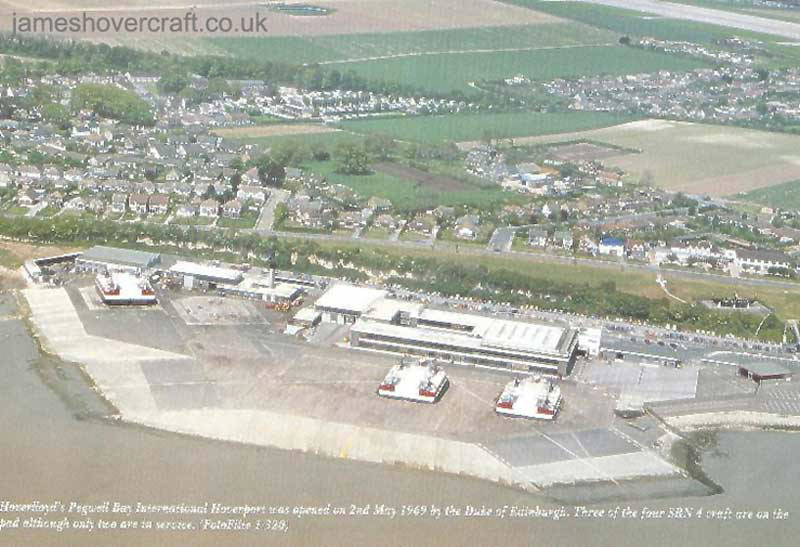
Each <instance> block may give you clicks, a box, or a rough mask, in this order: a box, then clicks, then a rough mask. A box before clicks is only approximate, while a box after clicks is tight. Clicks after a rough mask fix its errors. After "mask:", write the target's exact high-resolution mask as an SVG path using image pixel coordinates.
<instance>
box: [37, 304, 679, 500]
mask: <svg viewBox="0 0 800 547" xmlns="http://www.w3.org/2000/svg"><path fill="white" fill-rule="evenodd" d="M23 295H24V296H25V298H26V299H27V301H28V303H29V305H30V310H31V320H32V323H33V325H34V328H35V330H36V331H37V334H38V335H39V337H40V339H41V342H42V346H43V347H44V348H45V350H47V351H49V352H51V353H54V354H56V355H58V356H59V357H60V358H62V359H64V360H67V361H71V362H75V363H79V364H81V365H82V367H83V368H84V370H85V371H86V373H87V374H88V375H89V376H90V377H91V378H92V379H93V380H94V382H95V384H96V386H97V388H98V389H99V390H100V391H101V392H102V393H103V394H104V396H105V397H106V398H107V399H108V401H109V402H110V403H112V404H113V405H114V406H115V407H116V408H117V409H118V411H119V413H120V417H121V418H122V419H123V420H125V421H128V422H131V423H136V424H141V425H145V426H148V427H155V428H159V429H164V430H167V431H173V432H178V433H184V434H190V435H198V436H203V437H208V438H213V439H219V440H226V441H233V442H241V443H248V444H254V445H262V446H272V447H276V448H281V449H287V450H302V451H304V452H312V453H317V454H322V455H326V456H331V457H339V458H348V459H352V460H359V461H366V462H375V463H392V464H395V463H397V464H404V465H409V466H412V467H418V468H423V469H430V470H437V471H444V472H447V473H455V474H464V475H469V476H473V477H477V478H482V479H487V480H491V481H496V482H502V483H507V484H515V485H519V486H522V487H524V488H527V489H536V487H537V486H546V485H550V484H568V483H574V482H584V481H586V482H592V481H609V480H611V481H614V480H622V479H631V478H637V477H644V476H648V477H652V476H678V475H680V474H681V472H680V470H679V469H678V468H677V467H675V466H673V465H671V464H669V463H667V462H665V461H664V460H662V459H660V458H658V457H657V456H656V455H655V454H654V453H652V452H651V451H649V450H639V449H638V448H632V449H631V450H630V451H628V453H626V454H614V455H603V456H598V455H594V454H590V453H589V452H584V453H583V454H577V453H574V452H573V451H571V450H565V453H564V455H563V457H562V458H561V461H553V462H546V463H539V464H537V465H531V462H522V461H520V462H514V461H508V460H507V459H506V458H504V457H502V456H499V455H498V454H497V453H494V452H493V451H492V449H491V447H489V448H486V447H485V446H483V445H481V444H478V443H472V442H463V441H458V440H453V439H446V438H441V437H436V436H433V435H427V434H417V433H410V432H401V431H392V430H389V429H381V428H378V427H366V426H361V425H357V424H351V423H339V422H330V421H326V420H323V419H317V418H311V417H307V416H300V415H291V414H283V413H280V412H275V411H273V410H265V409H250V408H244V409H242V408H237V409H230V408H220V407H217V406H213V405H212V406H207V407H204V408H199V409H180V410H175V409H164V408H159V405H158V404H157V403H156V400H155V398H154V396H153V393H152V387H153V386H151V384H150V383H148V379H147V377H146V375H145V373H144V372H143V366H152V365H153V364H154V363H162V364H167V363H169V364H173V365H174V364H180V363H182V362H186V364H187V365H191V364H192V360H193V359H194V357H190V356H187V355H184V354H181V353H175V352H169V351H163V350H159V349H154V348H149V347H145V346H141V345H137V344H131V343H126V342H120V341H117V340H111V339H107V338H102V337H99V336H94V335H90V334H88V333H87V331H86V329H85V328H84V325H83V324H82V322H81V319H80V317H79V315H78V313H77V311H76V309H75V306H74V305H73V302H72V300H71V299H70V297H69V295H68V293H67V292H66V290H65V289H63V288H55V289H54V288H30V289H27V290H25V291H23Z"/></svg>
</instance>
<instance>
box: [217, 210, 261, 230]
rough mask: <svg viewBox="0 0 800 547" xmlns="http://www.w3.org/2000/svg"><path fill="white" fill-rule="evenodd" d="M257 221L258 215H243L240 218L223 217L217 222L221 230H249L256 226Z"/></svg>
mask: <svg viewBox="0 0 800 547" xmlns="http://www.w3.org/2000/svg"><path fill="white" fill-rule="evenodd" d="M256 220H258V215H257V214H250V213H242V216H241V217H239V218H228V217H221V218H220V219H219V221H218V222H217V226H219V227H220V228H237V229H248V228H252V227H253V226H255V225H256Z"/></svg>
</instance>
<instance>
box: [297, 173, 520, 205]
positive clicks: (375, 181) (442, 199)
mask: <svg viewBox="0 0 800 547" xmlns="http://www.w3.org/2000/svg"><path fill="white" fill-rule="evenodd" d="M308 170H309V171H311V172H313V173H317V174H319V175H321V176H324V177H325V178H327V179H328V181H329V182H330V183H332V184H343V185H344V186H347V187H349V188H352V189H353V190H354V191H355V192H356V193H357V194H358V195H359V196H361V197H363V198H369V197H372V196H378V197H381V198H386V199H388V200H389V201H391V202H392V204H393V205H394V207H395V209H397V210H400V211H410V210H422V209H431V208H434V207H436V206H438V205H462V204H463V205H470V206H475V207H481V208H491V207H493V206H495V205H497V204H501V203H506V202H508V201H511V200H513V199H516V198H517V196H516V195H515V194H511V193H508V192H504V191H503V190H502V189H501V188H500V187H499V186H496V185H492V186H482V185H477V184H476V185H470V184H468V183H465V186H466V188H465V189H463V190H456V191H442V190H438V189H435V188H431V187H428V186H425V185H424V184H422V183H419V182H417V181H415V180H411V179H406V178H401V177H397V176H393V175H389V174H387V173H382V172H379V171H375V172H373V173H372V174H369V175H344V174H341V173H337V172H336V166H335V165H334V163H333V162H313V163H311V164H309V165H308Z"/></svg>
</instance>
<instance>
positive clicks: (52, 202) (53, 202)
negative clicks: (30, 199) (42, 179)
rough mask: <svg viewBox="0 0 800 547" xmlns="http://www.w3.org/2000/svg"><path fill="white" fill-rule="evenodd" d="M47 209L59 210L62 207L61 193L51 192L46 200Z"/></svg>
mask: <svg viewBox="0 0 800 547" xmlns="http://www.w3.org/2000/svg"><path fill="white" fill-rule="evenodd" d="M46 200H47V206H48V207H55V208H56V209H61V208H62V207H63V206H64V194H62V193H61V192H53V193H51V194H49V195H48V196H47V198H46Z"/></svg>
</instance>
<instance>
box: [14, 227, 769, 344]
mask: <svg viewBox="0 0 800 547" xmlns="http://www.w3.org/2000/svg"><path fill="white" fill-rule="evenodd" d="M0 234H2V235H5V236H7V237H12V238H15V239H25V240H33V241H36V242H42V243H69V244H81V245H86V244H87V243H102V244H112V245H114V244H116V245H120V244H121V245H129V246H134V245H135V246H141V245H143V244H148V245H154V246H169V247H172V248H175V247H177V248H179V249H180V250H182V251H186V250H187V249H194V250H196V249H198V248H200V249H207V250H208V251H209V252H212V251H213V252H217V253H226V256H227V257H229V258H232V259H235V258H238V259H240V260H244V261H248V262H259V261H263V260H267V257H269V256H270V255H274V257H275V260H276V262H277V265H278V267H281V268H291V269H294V270H298V271H305V272H319V271H320V267H319V266H316V265H315V264H317V263H319V261H320V259H321V260H324V261H326V262H330V263H332V264H334V265H335V267H334V268H333V269H332V270H327V271H326V273H328V274H334V275H338V276H347V277H349V278H351V279H364V278H365V277H366V274H365V273H364V272H365V271H370V272H372V273H373V274H378V273H384V274H385V273H387V272H397V273H398V274H399V275H398V276H397V277H396V278H393V279H392V280H391V281H392V282H394V283H398V284H402V285H405V286H407V287H410V288H420V289H425V290H434V291H439V292H441V293H443V294H447V295H471V296H475V297H480V298H486V299H491V300H495V301H503V302H508V303H511V304H514V305H535V306H539V307H541V308H548V309H553V310H562V311H569V312H577V313H583V314H592V315H598V316H612V317H626V318H629V319H634V320H640V321H646V322H649V323H652V324H660V325H665V324H674V325H679V326H680V327H682V328H691V329H699V330H709V331H715V332H717V333H720V334H724V333H732V334H735V335H738V336H746V337H753V336H754V333H755V332H756V329H757V328H758V323H759V322H760V321H761V318H760V317H758V316H755V315H754V314H747V313H724V312H718V311H714V310H710V309H708V308H706V307H705V306H703V305H702V304H696V305H694V304H680V303H677V302H670V301H668V300H667V299H652V298H646V297H643V296H639V295H635V294H630V293H627V292H623V291H620V290H619V289H617V287H616V285H615V284H614V283H613V282H611V281H606V282H602V283H600V284H589V283H577V282H572V281H569V280H561V281H559V280H553V279H552V278H549V277H539V276H537V275H534V274H530V273H526V272H525V273H524V272H520V271H512V270H509V269H505V268H489V267H487V266H486V265H483V264H475V263H460V262H454V261H453V260H450V259H448V258H447V257H422V256H402V255H398V254H395V253H391V252H390V251H385V250H381V249H376V248H361V247H343V248H335V247H330V246H326V247H324V248H323V247H320V246H319V245H317V244H315V243H313V242H309V241H295V240H278V239H276V238H269V239H267V238H262V237H260V236H258V235H256V234H252V233H238V232H235V231H225V230H198V229H196V228H195V227H188V228H187V227H183V226H177V225H168V226H164V225H161V224H147V223H116V222H111V221H102V220H101V221H90V220H85V219H81V218H78V217H69V216H60V217H56V218H53V219H46V220H44V219H37V218H27V217H23V218H3V217H0ZM344 264H348V265H349V264H353V265H355V266H356V268H358V269H357V270H354V269H348V268H346V267H344ZM406 274H411V275H410V277H407V276H406ZM782 333H783V324H782V322H781V321H780V320H778V319H777V318H776V317H775V316H774V315H770V316H769V317H767V319H766V320H764V324H763V325H762V326H761V330H760V331H759V337H760V338H762V339H768V340H775V341H777V340H780V339H781V336H782Z"/></svg>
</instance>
